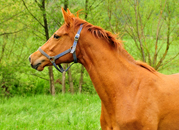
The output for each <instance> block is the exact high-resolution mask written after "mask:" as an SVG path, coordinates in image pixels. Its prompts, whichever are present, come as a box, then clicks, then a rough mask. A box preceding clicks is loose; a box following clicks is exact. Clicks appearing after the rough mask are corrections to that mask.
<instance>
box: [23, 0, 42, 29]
mask: <svg viewBox="0 0 179 130" xmlns="http://www.w3.org/2000/svg"><path fill="white" fill-rule="evenodd" d="M22 2H23V4H24V6H25V8H26V9H27V11H28V12H29V14H30V15H31V16H32V17H33V18H34V19H35V20H36V21H37V22H38V23H39V24H40V25H41V26H42V27H44V25H43V24H42V23H41V22H40V21H39V20H38V19H37V18H36V17H35V16H34V15H33V14H32V13H31V12H30V10H29V9H28V7H27V6H26V4H25V2H24V0H22Z"/></svg>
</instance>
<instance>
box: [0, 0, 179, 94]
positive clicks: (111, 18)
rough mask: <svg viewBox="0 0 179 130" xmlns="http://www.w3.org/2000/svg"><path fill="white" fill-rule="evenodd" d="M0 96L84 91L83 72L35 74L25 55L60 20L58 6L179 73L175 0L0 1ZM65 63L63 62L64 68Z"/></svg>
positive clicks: (88, 86)
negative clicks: (78, 13) (78, 15)
mask: <svg viewBox="0 0 179 130" xmlns="http://www.w3.org/2000/svg"><path fill="white" fill-rule="evenodd" d="M0 3H1V4H0V95H1V96H5V95H10V96H14V95H22V96H23V95H24V96H28V95H35V94H52V95H55V94H58V93H71V94H74V93H89V94H94V93H96V92H95V89H94V87H93V84H92V82H91V80H90V78H89V75H88V73H87V72H86V70H85V69H84V67H83V66H82V65H80V64H75V65H73V66H72V67H71V69H70V70H69V71H68V72H66V73H63V74H61V73H59V72H57V71H56V70H55V69H54V68H53V67H46V68H45V69H44V71H43V72H38V71H36V70H34V69H32V68H31V67H30V63H29V61H28V57H29V55H30V54H31V53H33V52H34V51H36V50H37V49H38V48H39V46H41V45H43V44H44V43H45V42H46V41H47V40H48V39H49V37H50V36H51V35H52V34H53V33H54V32H55V31H56V30H57V29H58V28H59V27H60V26H61V25H62V24H63V22H64V21H63V17H62V13H61V7H64V9H67V8H69V9H70V11H71V12H72V13H74V14H75V13H76V12H77V11H78V10H81V9H82V10H81V12H80V18H82V19H85V20H86V21H88V22H89V23H91V24H93V25H97V26H100V27H102V28H104V29H105V30H108V31H111V32H112V33H114V34H118V35H119V38H121V39H122V40H123V41H124V43H123V44H124V48H125V49H126V50H127V51H128V52H129V53H130V54H131V55H132V56H133V57H134V58H135V59H136V60H141V61H144V62H147V63H148V64H149V65H151V66H152V67H154V68H155V69H156V70H157V71H159V72H161V73H164V74H172V73H177V72H179V56H178V55H179V17H178V16H179V8H178V7H179V1H178V0H98V1H96V0H6V1H5V0H0ZM68 65H69V64H63V66H64V67H67V66H68Z"/></svg>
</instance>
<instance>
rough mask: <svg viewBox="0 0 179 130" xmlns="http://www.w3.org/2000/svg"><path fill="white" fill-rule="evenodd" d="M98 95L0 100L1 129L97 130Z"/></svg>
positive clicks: (98, 125)
mask: <svg viewBox="0 0 179 130" xmlns="http://www.w3.org/2000/svg"><path fill="white" fill-rule="evenodd" d="M100 107H101V105H100V99H99V97H98V95H73V96H72V95H70V94H65V95H57V96H55V97H53V96H50V95H49V96H47V95H38V96H34V97H13V98H10V99H1V100H0V129H1V130H13V129H26V130H35V129H38V130H99V129H100V121H99V119H100V110H101V109H100Z"/></svg>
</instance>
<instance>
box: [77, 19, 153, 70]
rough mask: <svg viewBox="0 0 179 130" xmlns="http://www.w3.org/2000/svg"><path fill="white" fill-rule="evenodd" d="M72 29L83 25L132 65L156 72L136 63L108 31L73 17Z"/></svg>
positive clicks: (141, 63) (146, 65)
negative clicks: (121, 54) (117, 50)
mask: <svg viewBox="0 0 179 130" xmlns="http://www.w3.org/2000/svg"><path fill="white" fill-rule="evenodd" d="M73 20H74V27H75V28H77V27H79V26H80V25H81V24H83V28H84V29H86V30H87V31H90V32H91V34H92V35H93V36H94V37H96V38H101V39H104V40H105V41H107V42H108V43H109V44H110V45H111V46H113V47H114V48H116V49H119V50H120V51H121V52H122V53H123V54H124V56H125V57H126V58H127V59H128V60H129V61H131V62H133V63H134V64H136V65H138V66H140V67H142V68H145V69H147V70H148V71H150V72H155V71H156V70H155V69H154V68H153V67H151V66H150V65H148V64H147V63H144V62H142V61H136V60H135V59H134V58H133V57H132V56H131V55H130V54H129V53H128V52H127V51H126V50H125V49H124V48H123V42H122V40H117V35H114V34H112V33H111V32H109V31H106V30H104V29H103V28H101V27H98V26H94V25H92V24H90V23H88V22H86V21H85V20H82V19H80V18H79V17H74V19H73Z"/></svg>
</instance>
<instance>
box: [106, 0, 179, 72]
mask: <svg viewBox="0 0 179 130" xmlns="http://www.w3.org/2000/svg"><path fill="white" fill-rule="evenodd" d="M112 1H113V2H115V3H117V4H115V5H118V8H116V7H115V5H113V6H114V8H108V12H109V13H108V14H110V15H109V19H110V24H111V26H112V28H114V27H117V26H116V25H115V24H117V23H118V22H117V21H120V22H121V23H122V25H121V26H118V27H117V28H116V30H117V29H118V30H121V31H122V32H123V34H125V35H124V36H123V37H126V38H129V37H130V38H131V39H133V42H134V45H135V48H136V50H138V51H137V53H136V54H138V57H139V56H140V59H141V60H142V61H144V62H148V63H149V64H150V65H151V66H153V67H154V68H155V69H156V70H160V69H162V68H163V66H164V65H167V64H168V63H170V62H172V60H174V59H175V58H176V57H177V56H178V55H179V53H176V54H175V55H174V56H173V57H170V58H169V59H168V58H167V54H168V52H169V49H170V47H171V46H172V44H173V43H174V41H175V40H174V39H177V37H178V35H176V33H174V32H175V30H178V26H177V25H178V21H177V20H176V19H177V15H178V12H177V6H178V4H174V3H175V2H174V0H162V1H153V0H149V1H147V3H146V1H139V0H128V1H116V0H111V1H110V2H112ZM108 5H109V4H108ZM111 12H114V13H113V16H115V17H116V18H117V21H116V20H115V18H113V19H111ZM112 20H113V22H111V21H112ZM112 24H113V25H112ZM121 27H122V28H123V29H121ZM113 31H114V30H113ZM114 32H115V31H114ZM125 45H126V46H128V45H127V44H125ZM130 46H131V45H129V47H130ZM132 47H133V46H132Z"/></svg>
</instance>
